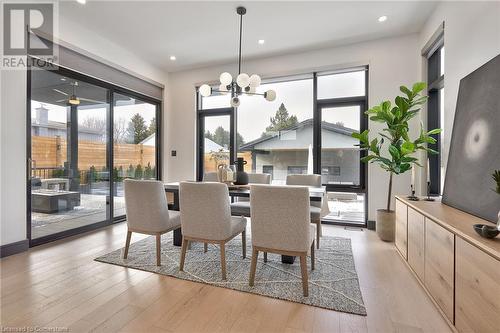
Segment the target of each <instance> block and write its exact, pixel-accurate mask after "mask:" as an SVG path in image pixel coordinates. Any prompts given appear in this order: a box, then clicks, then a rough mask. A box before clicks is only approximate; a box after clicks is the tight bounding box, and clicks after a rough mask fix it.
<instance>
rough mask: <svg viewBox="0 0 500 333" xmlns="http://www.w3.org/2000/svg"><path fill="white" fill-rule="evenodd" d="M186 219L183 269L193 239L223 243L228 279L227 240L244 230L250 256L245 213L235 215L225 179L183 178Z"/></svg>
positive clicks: (183, 218)
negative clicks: (216, 181)
mask: <svg viewBox="0 0 500 333" xmlns="http://www.w3.org/2000/svg"><path fill="white" fill-rule="evenodd" d="M179 198H180V206H181V223H182V250H181V260H180V266H179V270H180V271H183V270H184V261H185V258H186V251H187V248H188V246H189V242H202V243H205V244H206V243H211V244H219V246H220V260H221V269H222V279H223V280H225V279H226V250H225V247H226V243H227V242H228V241H230V240H231V239H233V238H234V237H236V236H237V235H239V234H241V237H242V245H243V248H242V250H243V258H245V257H246V232H245V230H246V224H247V221H246V219H245V218H244V217H234V216H231V208H230V206H229V191H228V188H227V185H225V184H222V183H195V182H181V184H180V187H179Z"/></svg>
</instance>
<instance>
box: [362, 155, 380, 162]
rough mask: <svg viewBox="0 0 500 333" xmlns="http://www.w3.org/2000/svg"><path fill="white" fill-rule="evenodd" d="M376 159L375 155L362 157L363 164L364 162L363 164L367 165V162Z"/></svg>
mask: <svg viewBox="0 0 500 333" xmlns="http://www.w3.org/2000/svg"><path fill="white" fill-rule="evenodd" d="M376 157H377V156H375V155H368V156H365V157H362V158H361V162H363V163H367V162H369V161H370V160H372V159H374V158H376Z"/></svg>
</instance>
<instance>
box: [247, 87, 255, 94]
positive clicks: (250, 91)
mask: <svg viewBox="0 0 500 333" xmlns="http://www.w3.org/2000/svg"><path fill="white" fill-rule="evenodd" d="M255 91H256V90H255V87H252V86H250V87H249V89H248V92H249V93H250V94H251V95H250V96H255V95H253V94H255Z"/></svg>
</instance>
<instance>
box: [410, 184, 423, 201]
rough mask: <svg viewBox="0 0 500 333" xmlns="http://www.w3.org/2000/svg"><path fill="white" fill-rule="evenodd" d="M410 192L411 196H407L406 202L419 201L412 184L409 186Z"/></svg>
mask: <svg viewBox="0 0 500 333" xmlns="http://www.w3.org/2000/svg"><path fill="white" fill-rule="evenodd" d="M410 191H411V194H410V195H409V196H407V198H408V200H411V201H418V200H420V199H419V198H418V197H417V196H415V188H414V187H413V184H412V185H410Z"/></svg>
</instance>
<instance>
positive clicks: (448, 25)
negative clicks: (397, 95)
mask: <svg viewBox="0 0 500 333" xmlns="http://www.w3.org/2000/svg"><path fill="white" fill-rule="evenodd" d="M442 22H444V47H445V66H444V126H442V128H443V130H444V133H443V136H444V140H443V143H444V152H443V159H444V162H445V164H444V165H445V166H446V161H447V159H448V152H449V149H450V141H451V133H452V128H453V120H454V116H455V108H456V103H457V97H458V88H459V84H460V79H462V78H463V77H464V76H466V75H467V74H469V73H471V72H473V71H474V70H475V69H477V68H478V67H480V66H481V65H483V64H484V63H486V62H487V61H488V60H490V59H492V58H493V57H495V56H497V55H499V54H500V2H498V1H492V2H481V1H473V2H442V3H440V4H439V6H438V7H437V8H436V10H435V11H434V13H433V14H432V15H431V17H429V19H428V20H427V22H426V23H425V25H424V27H423V29H422V30H421V33H420V36H419V45H420V49H422V48H423V46H424V45H425V44H426V43H427V41H428V40H429V39H430V38H431V36H432V34H433V33H434V32H435V31H436V29H437V28H438V26H439V25H440V24H441V23H442ZM425 61H426V60H425V59H424V58H422V68H425V63H424V62H425ZM422 80H424V81H425V80H426V75H425V73H423V77H422ZM422 117H423V119H425V113H423V114H422Z"/></svg>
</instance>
